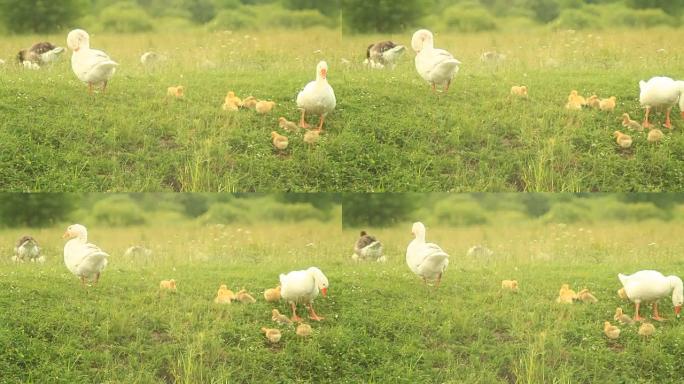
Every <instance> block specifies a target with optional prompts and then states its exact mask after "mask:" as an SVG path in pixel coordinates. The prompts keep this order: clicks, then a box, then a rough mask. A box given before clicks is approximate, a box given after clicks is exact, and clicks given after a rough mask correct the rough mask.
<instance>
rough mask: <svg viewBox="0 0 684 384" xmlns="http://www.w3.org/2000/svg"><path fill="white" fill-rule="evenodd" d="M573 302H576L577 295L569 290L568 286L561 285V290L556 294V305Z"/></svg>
mask: <svg viewBox="0 0 684 384" xmlns="http://www.w3.org/2000/svg"><path fill="white" fill-rule="evenodd" d="M573 300H577V293H575V291H573V290H572V289H570V286H569V285H568V284H563V285H561V289H560V291H559V292H558V298H557V299H556V302H557V303H563V304H572V302H573Z"/></svg>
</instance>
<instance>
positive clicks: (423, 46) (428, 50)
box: [411, 29, 461, 92]
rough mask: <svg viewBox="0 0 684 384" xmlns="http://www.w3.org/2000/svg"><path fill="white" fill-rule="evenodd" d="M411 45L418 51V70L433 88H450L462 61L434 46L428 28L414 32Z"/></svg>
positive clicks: (446, 89)
mask: <svg viewBox="0 0 684 384" xmlns="http://www.w3.org/2000/svg"><path fill="white" fill-rule="evenodd" d="M411 47H412V48H413V50H414V51H415V52H416V59H415V61H416V70H417V71H418V74H419V75H420V76H421V77H422V78H423V79H425V81H427V82H428V83H430V84H431V85H432V90H433V91H435V90H436V89H437V85H443V86H444V92H446V91H448V90H449V85H450V84H451V79H453V77H454V75H455V74H456V72H458V66H459V65H460V64H461V62H460V61H458V60H456V59H455V58H454V56H452V55H451V53H449V52H447V51H445V50H443V49H438V48H435V47H434V37H433V36H432V32H430V31H428V30H427V29H420V30H418V31H416V32H415V33H414V34H413V38H412V39H411Z"/></svg>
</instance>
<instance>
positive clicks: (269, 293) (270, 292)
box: [264, 285, 280, 303]
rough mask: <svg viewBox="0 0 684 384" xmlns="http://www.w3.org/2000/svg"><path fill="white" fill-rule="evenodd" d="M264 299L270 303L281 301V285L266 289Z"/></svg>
mask: <svg viewBox="0 0 684 384" xmlns="http://www.w3.org/2000/svg"><path fill="white" fill-rule="evenodd" d="M264 299H266V301H267V302H269V303H275V302H276V301H280V285H279V286H277V287H275V288H269V289H267V290H265V291H264Z"/></svg>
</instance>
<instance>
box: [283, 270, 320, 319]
mask: <svg viewBox="0 0 684 384" xmlns="http://www.w3.org/2000/svg"><path fill="white" fill-rule="evenodd" d="M318 291H321V294H322V295H323V296H324V297H325V296H327V295H328V278H327V277H325V275H324V274H323V272H321V270H320V269H318V268H316V267H311V268H309V269H306V270H303V271H292V272H289V273H288V274H281V275H280V295H281V297H282V298H283V299H285V301H287V302H288V303H290V307H291V308H292V321H302V318H301V317H299V316H297V304H304V306H305V307H306V309H307V310H308V311H309V318H310V319H311V320H316V321H320V320H323V317H321V316H318V315H317V314H316V311H314V308H313V301H314V298H315V297H316V296H318Z"/></svg>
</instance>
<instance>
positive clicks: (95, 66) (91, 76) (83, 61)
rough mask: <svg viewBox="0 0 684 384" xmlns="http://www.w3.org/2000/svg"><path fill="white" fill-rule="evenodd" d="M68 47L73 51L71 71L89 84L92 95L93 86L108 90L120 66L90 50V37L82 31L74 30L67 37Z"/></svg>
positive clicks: (102, 54) (98, 52)
mask: <svg viewBox="0 0 684 384" xmlns="http://www.w3.org/2000/svg"><path fill="white" fill-rule="evenodd" d="M67 46H68V47H69V49H71V50H73V51H74V53H73V54H72V55H71V69H72V70H73V71H74V73H75V74H76V77H78V79H79V80H81V81H83V82H84V83H87V84H88V90H89V91H90V92H91V93H92V92H93V86H95V85H99V84H102V92H104V91H105V89H106V88H107V81H109V79H111V78H112V76H113V75H114V72H116V67H117V66H118V65H119V64H117V63H116V62H115V61H113V60H112V59H110V58H109V56H108V55H107V54H106V53H104V52H102V51H98V50H97V49H90V36H89V35H88V32H86V31H84V30H82V29H74V30H73V31H71V32H69V35H68V36H67Z"/></svg>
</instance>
